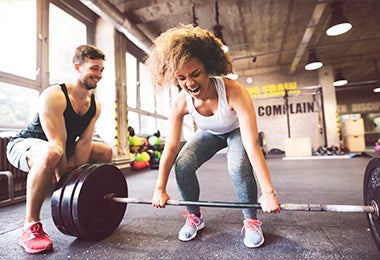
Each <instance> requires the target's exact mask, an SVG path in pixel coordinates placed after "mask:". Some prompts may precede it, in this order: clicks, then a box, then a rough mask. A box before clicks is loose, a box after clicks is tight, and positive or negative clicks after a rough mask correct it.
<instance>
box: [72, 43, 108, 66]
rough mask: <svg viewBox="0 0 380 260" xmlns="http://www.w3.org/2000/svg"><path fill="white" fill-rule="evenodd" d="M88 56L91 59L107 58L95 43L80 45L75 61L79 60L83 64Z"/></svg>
mask: <svg viewBox="0 0 380 260" xmlns="http://www.w3.org/2000/svg"><path fill="white" fill-rule="evenodd" d="M86 58H87V59H91V60H98V59H102V60H105V59H106V56H105V55H104V53H103V52H102V51H101V50H99V49H98V48H96V47H95V46H93V45H80V46H78V47H77V48H76V50H75V53H74V57H73V63H76V62H78V63H79V64H83V63H84V62H85V60H86Z"/></svg>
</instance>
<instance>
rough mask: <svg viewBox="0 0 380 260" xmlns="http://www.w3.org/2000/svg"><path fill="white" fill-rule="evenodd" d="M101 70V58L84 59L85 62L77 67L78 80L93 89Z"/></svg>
mask: <svg viewBox="0 0 380 260" xmlns="http://www.w3.org/2000/svg"><path fill="white" fill-rule="evenodd" d="M103 70H104V66H103V60H102V59H97V60H92V59H86V60H85V62H84V63H83V64H82V65H79V67H78V73H79V75H78V77H79V80H80V81H81V82H82V85H83V86H84V87H85V88H86V89H88V90H90V89H95V88H96V87H97V84H98V81H99V80H101V78H102V77H103Z"/></svg>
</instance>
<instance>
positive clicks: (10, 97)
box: [0, 82, 39, 128]
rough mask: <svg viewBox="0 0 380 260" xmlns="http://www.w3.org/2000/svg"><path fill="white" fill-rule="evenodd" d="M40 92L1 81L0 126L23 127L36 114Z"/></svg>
mask: <svg viewBox="0 0 380 260" xmlns="http://www.w3.org/2000/svg"><path fill="white" fill-rule="evenodd" d="M38 95H39V92H38V91H37V90H35V89H31V88H25V87H20V86H16V85H12V84H6V83H3V82H0V126H3V127H7V128H22V127H24V126H25V125H26V124H27V123H28V122H29V121H30V120H31V119H32V118H33V116H34V115H35V113H36V104H37V99H38Z"/></svg>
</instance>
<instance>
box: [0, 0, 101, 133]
mask: <svg viewBox="0 0 380 260" xmlns="http://www.w3.org/2000/svg"><path fill="white" fill-rule="evenodd" d="M53 3H54V4H53ZM67 3H70V5H67ZM69 6H70V7H69ZM78 10H79V11H78ZM77 11H78V12H77ZM46 18H47V19H48V24H47V23H42V22H45V21H46ZM95 19H96V15H95V14H94V13H93V12H91V11H90V10H88V9H86V7H85V6H84V5H83V4H82V3H80V2H79V1H71V0H49V1H45V0H28V1H20V0H9V1H0V34H1V35H2V36H3V38H2V41H1V48H0V57H1V59H0V93H1V94H0V108H1V110H0V129H5V128H6V129H9V128H11V129H20V128H23V127H25V125H26V124H27V123H28V122H29V121H30V120H31V119H32V117H34V115H35V113H36V110H37V109H36V104H38V96H39V93H40V92H41V91H42V90H43V89H45V88H46V87H48V85H49V83H61V82H62V81H65V80H67V79H69V78H71V73H72V72H71V71H72V67H70V64H72V61H71V59H72V55H73V53H74V49H75V48H76V47H77V46H78V45H80V44H85V43H87V42H88V41H87V39H93V38H94V36H93V35H91V33H93V32H94V28H95ZM41 21H42V22H41ZM48 28H50V31H49V38H48V35H47V33H46V31H47V29H48ZM47 49H49V50H47ZM47 53H49V57H48V56H47V55H44V54H47ZM47 64H49V66H50V68H47ZM47 75H49V76H50V80H49V79H48V76H47Z"/></svg>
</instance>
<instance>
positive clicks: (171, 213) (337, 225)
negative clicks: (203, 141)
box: [0, 152, 380, 260]
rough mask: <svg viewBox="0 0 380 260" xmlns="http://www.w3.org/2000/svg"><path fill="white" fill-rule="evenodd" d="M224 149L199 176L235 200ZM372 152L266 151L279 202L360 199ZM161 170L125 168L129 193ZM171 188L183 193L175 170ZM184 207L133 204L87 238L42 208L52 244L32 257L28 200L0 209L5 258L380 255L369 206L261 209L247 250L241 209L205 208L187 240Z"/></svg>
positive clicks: (142, 190)
mask: <svg viewBox="0 0 380 260" xmlns="http://www.w3.org/2000/svg"><path fill="white" fill-rule="evenodd" d="M225 156H226V155H225V153H224V152H221V153H218V154H217V155H215V157H214V158H212V159H211V160H210V161H209V162H207V163H206V164H205V165H203V166H202V167H201V169H200V170H199V173H198V176H199V181H200V185H201V200H207V201H236V199H235V195H234V192H233V189H232V184H231V181H230V177H229V176H228V173H227V171H226V158H225ZM369 160H370V158H369V157H355V158H351V159H331V158H330V159H320V158H319V159H308V160H283V159H282V158H268V159H267V162H268V165H269V168H270V170H271V174H272V179H273V182H274V185H275V187H276V189H277V193H278V197H279V200H280V203H317V204H352V205H362V204H363V188H362V186H363V184H362V183H363V175H364V171H365V167H366V165H367V163H368V161H369ZM156 174H157V171H156V170H146V171H140V172H137V171H136V172H128V173H126V178H127V182H128V189H129V197H135V198H146V199H151V196H152V192H153V188H154V185H155V181H156ZM168 193H169V194H170V195H171V197H172V199H180V197H179V194H178V191H177V187H176V183H175V179H174V174H171V175H170V179H169V183H168ZM181 209H182V207H178V206H167V207H166V208H165V209H155V208H153V207H151V206H149V205H132V204H130V205H128V207H127V211H126V214H125V215H124V218H123V221H122V222H121V223H120V225H119V227H118V229H117V230H116V231H115V232H114V233H113V234H112V235H111V236H110V237H108V238H106V239H104V240H102V241H97V242H95V241H82V240H79V239H76V238H75V237H71V236H67V235H64V234H62V233H60V232H59V230H58V229H57V228H56V227H55V225H54V223H53V220H52V218H51V213H50V199H49V198H47V199H46V201H45V203H44V205H43V208H42V214H41V218H42V223H43V225H44V229H45V231H46V232H47V233H48V234H49V236H50V237H51V239H52V240H53V243H54V250H53V251H51V252H48V253H43V254H39V255H38V256H33V255H29V254H27V253H25V252H24V251H23V249H22V248H21V247H20V246H19V244H18V241H19V236H20V228H21V226H22V224H23V220H24V212H25V203H19V204H16V205H11V206H8V207H5V208H0V259H29V258H30V259H31V258H33V257H39V258H42V259H65V258H66V259H105V258H106V259H229V260H231V259H282V260H285V259H292V260H294V259H355V260H357V259H380V253H379V251H378V250H377V247H376V245H375V243H374V241H373V239H372V237H371V233H370V231H369V227H368V224H367V219H366V215H365V214H364V213H327V212H294V211H282V212H281V213H280V214H264V213H262V212H261V211H259V213H258V216H259V218H260V219H261V220H262V221H263V223H264V226H263V230H264V236H265V243H264V245H263V246H261V247H260V248H257V249H248V248H246V247H245V246H244V244H243V241H242V240H243V237H242V236H241V235H240V231H241V227H242V214H241V210H239V209H226V208H203V209H202V210H203V214H204V218H205V224H206V226H205V229H204V230H202V231H200V232H199V234H198V236H197V237H196V238H195V239H194V240H192V241H190V242H181V241H179V240H178V239H177V234H178V231H179V229H180V228H181V227H182V225H183V224H184V221H185V219H184V218H183V217H182V216H181V215H179V211H180V210H181Z"/></svg>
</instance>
